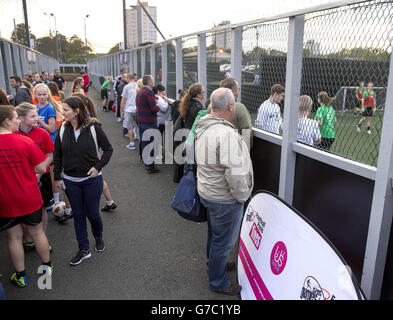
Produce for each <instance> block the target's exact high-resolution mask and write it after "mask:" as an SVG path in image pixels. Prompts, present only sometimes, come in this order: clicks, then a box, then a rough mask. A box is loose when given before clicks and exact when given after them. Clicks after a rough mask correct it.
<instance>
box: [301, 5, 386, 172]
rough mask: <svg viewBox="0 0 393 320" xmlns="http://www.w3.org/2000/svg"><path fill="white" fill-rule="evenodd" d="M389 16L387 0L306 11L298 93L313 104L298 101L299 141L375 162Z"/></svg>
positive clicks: (347, 156)
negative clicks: (318, 10)
mask: <svg viewBox="0 0 393 320" xmlns="http://www.w3.org/2000/svg"><path fill="white" fill-rule="evenodd" d="M392 21H393V6H392V2H391V1H371V2H368V3H364V4H358V5H351V6H346V7H342V8H338V9H334V10H329V11H326V12H322V13H314V14H309V15H306V17H305V31H304V43H303V71H302V73H303V75H302V86H301V93H302V94H303V95H307V96H309V97H310V98H311V100H312V106H307V105H304V104H301V107H302V108H303V109H302V110H301V114H300V115H299V117H300V120H299V125H298V128H299V135H298V138H299V140H300V141H301V142H305V143H307V144H310V145H315V146H316V147H318V148H322V149H323V150H325V151H328V152H332V153H335V154H338V155H340V156H344V157H346V158H349V159H351V160H356V161H358V162H362V163H365V164H368V165H372V166H376V165H377V161H378V149H379V144H380V137H381V130H382V122H383V114H384V109H385V98H386V86H387V82H388V73H389V61H390V55H391V52H392V36H393V28H392ZM361 83H362V84H361ZM323 92H326V94H324V93H323ZM323 96H324V97H325V98H322V97H323ZM318 97H319V99H318ZM328 97H330V98H332V101H330V99H329V98H328ZM333 99H334V100H333ZM311 100H309V99H308V101H309V104H311ZM302 101H303V102H305V98H304V97H303V100H302ZM307 117H308V118H309V119H313V120H314V121H310V120H307V121H306V120H305V119H304V118H307ZM315 121H317V122H318V125H319V126H317V125H316V122H315ZM318 127H319V128H318ZM317 129H319V132H318V130H317ZM306 140H308V142H306Z"/></svg>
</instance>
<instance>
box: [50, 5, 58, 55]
mask: <svg viewBox="0 0 393 320" xmlns="http://www.w3.org/2000/svg"><path fill="white" fill-rule="evenodd" d="M50 15H51V17H53V18H54V19H55V32H56V57H57V61H59V37H58V34H57V24H56V16H55V15H54V14H53V13H51V14H50ZM59 62H60V61H59Z"/></svg>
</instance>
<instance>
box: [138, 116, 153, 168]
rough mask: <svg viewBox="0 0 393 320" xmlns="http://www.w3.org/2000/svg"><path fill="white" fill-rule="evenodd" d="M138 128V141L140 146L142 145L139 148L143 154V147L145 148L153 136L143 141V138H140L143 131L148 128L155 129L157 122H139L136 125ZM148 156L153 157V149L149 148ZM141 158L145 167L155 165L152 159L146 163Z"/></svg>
mask: <svg viewBox="0 0 393 320" xmlns="http://www.w3.org/2000/svg"><path fill="white" fill-rule="evenodd" d="M138 128H139V141H140V143H141V146H142V148H141V154H142V155H143V149H145V147H146V146H147V145H148V144H150V143H151V142H153V137H151V138H150V140H148V141H143V139H142V138H143V133H144V132H145V131H146V130H148V129H157V124H156V123H140V124H139V125H138ZM150 156H151V157H152V158H154V149H152V150H151V152H150ZM142 160H143V162H144V164H145V167H154V166H155V165H154V161H153V163H149V164H147V163H146V162H145V161H144V159H142Z"/></svg>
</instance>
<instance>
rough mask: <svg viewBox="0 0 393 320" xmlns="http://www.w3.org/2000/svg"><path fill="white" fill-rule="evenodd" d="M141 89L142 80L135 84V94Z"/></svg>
mask: <svg viewBox="0 0 393 320" xmlns="http://www.w3.org/2000/svg"><path fill="white" fill-rule="evenodd" d="M142 88H143V83H142V79H139V80H138V81H137V82H136V93H138V91H139V90H141V89H142Z"/></svg>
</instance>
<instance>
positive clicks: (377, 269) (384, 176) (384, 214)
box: [361, 55, 393, 299]
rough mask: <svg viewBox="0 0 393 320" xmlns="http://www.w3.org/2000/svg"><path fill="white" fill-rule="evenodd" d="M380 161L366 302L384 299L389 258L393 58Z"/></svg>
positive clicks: (392, 193)
mask: <svg viewBox="0 0 393 320" xmlns="http://www.w3.org/2000/svg"><path fill="white" fill-rule="evenodd" d="M385 106H386V108H385V112H384V116H383V127H382V134H381V143H380V147H379V150H380V151H379V158H378V166H377V173H376V178H375V185H374V194H373V201H372V205H371V214H370V223H369V227H368V234H367V244H366V253H365V259H364V264H363V275H362V281H361V286H362V288H363V291H364V293H365V295H366V297H367V298H369V299H379V298H380V295H381V289H382V283H383V277H384V270H385V263H386V255H387V250H388V246H389V238H390V233H391V225H392V214H393V189H392V187H393V186H392V177H393V131H392V128H391V124H392V121H393V108H392V106H393V55H391V57H390V67H389V80H388V86H387V93H386V103H385Z"/></svg>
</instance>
